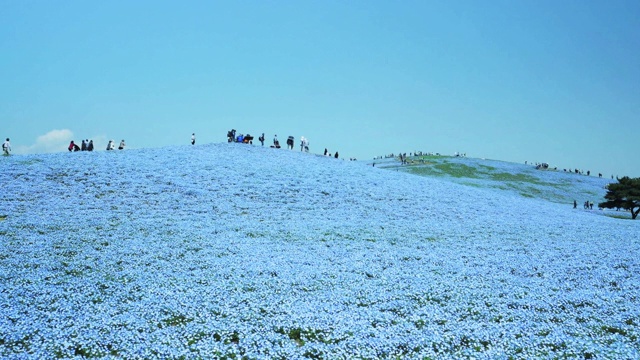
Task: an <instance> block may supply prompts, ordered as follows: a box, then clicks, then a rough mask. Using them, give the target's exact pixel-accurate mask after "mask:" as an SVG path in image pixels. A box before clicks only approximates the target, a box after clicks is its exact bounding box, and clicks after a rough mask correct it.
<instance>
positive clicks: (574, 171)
mask: <svg viewBox="0 0 640 360" xmlns="http://www.w3.org/2000/svg"><path fill="white" fill-rule="evenodd" d="M524 164H525V165H529V162H528V161H525V162H524ZM531 165H534V166H535V167H536V169H538V170H550V169H551V170H556V171H557V170H558V167H557V166H556V167H553V168H551V167H550V166H549V164H547V163H544V162H542V163H539V162H535V163H531ZM562 171H563V172H566V173H572V174H579V175H587V176H591V170H587V171H584V170H580V169H578V168H575V169H567V168H564V169H562ZM598 177H599V178H602V173H598ZM614 178H615V177H614V176H613V175H611V179H614Z"/></svg>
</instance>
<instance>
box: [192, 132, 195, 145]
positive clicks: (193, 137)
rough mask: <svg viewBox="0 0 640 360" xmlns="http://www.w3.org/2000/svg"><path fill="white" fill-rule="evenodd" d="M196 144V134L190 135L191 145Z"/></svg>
mask: <svg viewBox="0 0 640 360" xmlns="http://www.w3.org/2000/svg"><path fill="white" fill-rule="evenodd" d="M195 144H196V133H193V134H191V145H195Z"/></svg>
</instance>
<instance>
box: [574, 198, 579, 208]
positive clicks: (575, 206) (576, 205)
mask: <svg viewBox="0 0 640 360" xmlns="http://www.w3.org/2000/svg"><path fill="white" fill-rule="evenodd" d="M577 207H578V202H577V201H575V200H573V208H574V209H575V208H577Z"/></svg>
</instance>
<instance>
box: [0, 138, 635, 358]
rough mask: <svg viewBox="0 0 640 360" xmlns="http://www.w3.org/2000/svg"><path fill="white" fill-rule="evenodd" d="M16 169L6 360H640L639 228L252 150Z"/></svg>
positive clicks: (0, 352)
mask: <svg viewBox="0 0 640 360" xmlns="http://www.w3.org/2000/svg"><path fill="white" fill-rule="evenodd" d="M0 160H2V161H1V162H0V169H1V172H2V188H1V189H2V190H1V191H2V196H1V199H0V209H1V210H0V211H1V212H2V213H0V215H1V219H2V220H0V277H1V281H0V313H1V315H2V316H1V317H0V356H1V357H3V358H15V359H22V358H70V357H88V358H127V359H134V358H215V357H218V358H222V357H227V358H250V359H273V358H282V359H302V358H324V359H336V358H360V359H374V358H375V359H378V358H383V359H384V358H387V359H396V358H427V359H429V358H438V359H440V358H487V359H488V358H491V359H496V358H498V359H499V358H504V359H508V358H514V359H526V358H533V357H538V358H540V357H542V358H547V357H548V358H553V357H563V358H564V357H568V358H579V359H586V358H626V359H632V358H638V357H640V346H639V345H638V344H639V343H640V342H639V341H638V336H639V335H640V328H639V324H640V310H639V309H640V298H639V297H638V294H640V260H639V259H638V253H639V252H640V239H639V238H638V234H639V233H640V231H639V228H638V224H639V223H638V222H634V221H629V220H623V219H616V218H612V217H608V216H599V215H600V214H602V213H603V212H602V211H599V210H593V211H585V210H582V209H577V210H574V209H572V206H571V205H570V204H560V203H554V202H549V201H546V200H541V199H538V198H535V197H525V196H521V195H519V194H518V193H517V192H513V191H504V190H500V189H498V188H495V187H493V186H488V187H482V186H478V184H481V183H476V184H475V185H474V186H465V185H460V184H457V183H453V182H451V181H448V180H446V179H443V178H434V177H422V176H416V175H412V174H407V173H403V172H396V171H390V170H388V169H386V170H385V169H381V168H379V167H372V166H367V165H366V164H364V163H360V162H349V161H342V160H336V159H333V158H328V157H322V156H316V155H311V154H306V153H301V152H296V151H287V150H282V149H279V150H276V149H270V148H262V147H258V146H249V145H242V144H213V145H204V146H189V147H186V146H185V147H170V148H163V149H143V150H130V151H122V152H97V153H87V152H82V153H61V154H51V155H28V156H10V157H5V158H2V159H0ZM492 166H493V165H492ZM549 174H550V175H549V176H557V174H556V175H554V174H551V173H549ZM493 181H496V179H493ZM548 181H549V182H552V181H553V179H552V178H549V179H548ZM578 200H579V201H580V200H581V199H578ZM594 201H598V200H597V199H594Z"/></svg>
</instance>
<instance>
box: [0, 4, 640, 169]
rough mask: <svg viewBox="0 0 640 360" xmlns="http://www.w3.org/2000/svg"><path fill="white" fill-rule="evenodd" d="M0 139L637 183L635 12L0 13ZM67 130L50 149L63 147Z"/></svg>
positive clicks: (639, 78) (344, 7)
mask: <svg viewBox="0 0 640 360" xmlns="http://www.w3.org/2000/svg"><path fill="white" fill-rule="evenodd" d="M0 5H1V6H0V54H1V56H0V79H1V80H0V119H1V120H0V124H1V125H0V136H1V137H3V138H4V137H10V138H11V140H12V145H13V147H14V150H15V152H16V153H26V152H52V151H66V144H68V141H69V140H70V139H74V140H78V141H79V140H81V139H83V138H92V139H94V140H95V141H96V143H97V147H98V148H99V149H100V150H102V149H103V148H104V147H105V146H106V141H107V140H108V139H114V140H116V141H118V140H121V139H125V140H126V141H127V143H128V144H129V146H130V147H132V148H143V147H159V146H168V145H178V144H180V145H182V144H187V143H188V142H189V139H190V137H191V133H192V132H195V133H196V136H197V139H198V143H200V144H201V143H209V142H222V141H225V135H226V131H227V130H229V129H231V128H235V129H237V130H238V131H239V132H242V133H251V134H254V135H258V134H259V133H261V132H265V134H266V136H267V138H269V139H270V138H271V137H272V136H273V134H278V135H279V137H280V138H284V137H286V136H287V135H294V136H295V137H296V139H299V138H300V136H305V137H307V138H308V139H309V142H310V147H311V151H312V152H317V153H321V152H322V151H323V150H324V148H325V147H326V148H328V149H329V151H330V152H334V151H339V152H340V154H341V155H342V156H343V157H347V158H348V157H356V158H358V159H370V158H373V157H374V156H378V155H383V154H388V153H391V152H394V153H398V152H400V151H402V152H407V153H409V152H412V151H414V150H422V151H432V152H440V153H443V154H453V153H454V152H456V151H458V152H463V153H466V154H467V155H468V156H472V157H481V158H492V159H500V160H507V161H515V162H524V161H529V162H536V161H538V162H548V163H550V164H551V165H552V166H558V167H559V168H580V169H583V170H591V171H592V172H593V173H597V172H602V173H603V174H604V175H605V176H611V175H612V174H614V175H621V176H622V175H630V176H636V177H637V176H640V161H638V139H639V138H640V121H638V114H640V66H639V64H640V2H637V1H589V2H585V1H569V0H568V1H484V2H481V1H415V2H414V1H400V2H397V1H394V2H391V1H388V2H383V1H348V2H347V1H314V2H309V1H229V2H212V1H202V2H199V1H190V2H178V1H175V2H174V1H135V2H130V1H109V2H98V1H55V2H54V1H6V0H0ZM54 130H55V131H54Z"/></svg>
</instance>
